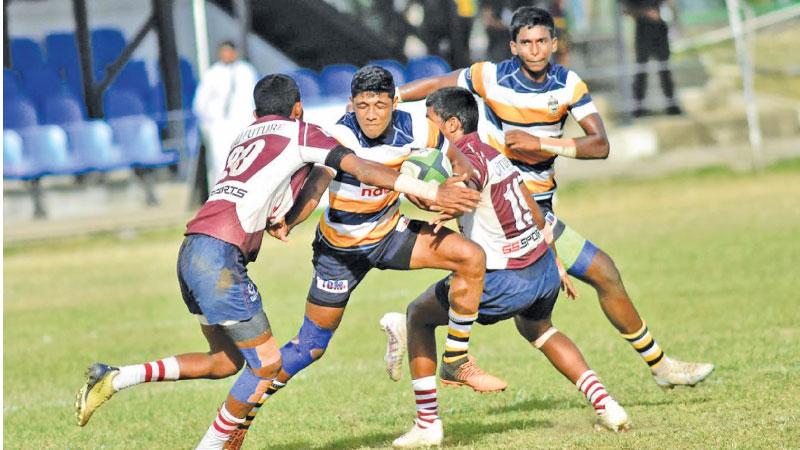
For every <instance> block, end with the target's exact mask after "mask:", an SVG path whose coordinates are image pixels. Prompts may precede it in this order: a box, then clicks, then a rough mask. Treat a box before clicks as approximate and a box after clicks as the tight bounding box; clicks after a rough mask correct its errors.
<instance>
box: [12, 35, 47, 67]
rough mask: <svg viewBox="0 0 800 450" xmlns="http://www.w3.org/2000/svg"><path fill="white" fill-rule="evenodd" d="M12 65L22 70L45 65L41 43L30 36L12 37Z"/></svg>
mask: <svg viewBox="0 0 800 450" xmlns="http://www.w3.org/2000/svg"><path fill="white" fill-rule="evenodd" d="M11 65H12V66H13V67H14V69H16V70H18V71H20V72H24V71H27V70H31V69H41V68H42V67H44V58H43V57H42V49H41V47H39V44H38V43H36V41H34V40H33V39H28V38H14V39H11Z"/></svg>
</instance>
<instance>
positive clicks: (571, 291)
mask: <svg viewBox="0 0 800 450" xmlns="http://www.w3.org/2000/svg"><path fill="white" fill-rule="evenodd" d="M556 266H557V267H558V276H559V278H561V290H562V291H563V292H564V293H566V294H567V297H569V298H571V299H573V300H575V299H577V298H578V290H577V289H575V285H574V284H572V279H571V278H570V277H569V274H568V273H567V269H565V268H564V264H562V263H561V259H560V258H558V257H556Z"/></svg>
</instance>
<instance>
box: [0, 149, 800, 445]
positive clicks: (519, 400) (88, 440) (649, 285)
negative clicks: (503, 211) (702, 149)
mask: <svg viewBox="0 0 800 450" xmlns="http://www.w3.org/2000/svg"><path fill="white" fill-rule="evenodd" d="M798 199H800V164H798V163H797V162H791V163H786V164H782V165H781V166H779V167H777V168H773V169H770V170H768V171H766V172H765V173H762V174H759V175H755V176H753V175H750V174H736V173H732V172H729V171H724V170H713V171H705V172H703V173H696V174H692V175H683V176H670V177H666V178H662V179H657V180H649V181H636V180H623V181H616V182H602V183H581V184H576V185H571V186H567V187H566V188H565V189H563V192H562V194H561V197H560V199H559V203H558V204H557V207H556V209H557V211H559V212H560V215H561V216H562V217H563V218H565V219H566V220H567V221H568V222H569V223H570V224H571V225H572V226H573V227H574V228H576V229H578V230H581V231H582V232H583V233H584V234H585V235H586V236H589V237H590V238H591V239H592V240H593V241H594V242H596V243H597V244H599V245H600V246H601V247H602V248H604V249H606V250H607V251H608V252H609V253H610V254H611V255H613V256H614V258H615V260H616V263H617V265H618V266H619V267H620V269H621V271H622V273H623V276H624V279H625V282H626V286H627V288H628V290H629V292H630V294H631V296H632V297H633V299H634V301H635V304H636V306H637V307H638V309H639V311H640V312H641V313H642V315H643V317H645V318H646V319H647V320H648V323H649V325H650V328H651V330H652V331H653V333H654V335H655V337H656V339H657V340H658V341H659V342H660V344H661V345H662V347H663V348H664V349H665V350H666V352H667V353H668V354H669V355H673V356H675V357H679V358H683V359H688V360H699V361H712V362H714V363H715V364H716V365H717V369H716V372H715V373H714V374H713V375H712V377H711V378H710V379H709V380H708V381H707V382H705V383H703V384H702V385H700V386H699V387H697V388H695V389H677V390H674V391H671V392H662V391H661V390H660V389H659V388H657V387H656V385H655V384H654V383H653V381H652V380H651V378H650V376H649V374H648V371H647V369H646V367H645V366H644V364H643V363H642V362H641V360H640V359H639V358H638V356H637V355H636V354H635V352H634V351H633V350H631V349H630V348H629V346H628V345H627V344H626V343H625V342H624V341H623V340H622V339H621V338H620V337H619V336H618V335H617V334H616V332H615V330H614V329H613V328H612V327H611V326H610V325H609V324H608V322H607V321H606V320H605V318H604V317H603V315H602V313H601V311H600V309H599V307H598V305H597V300H596V297H595V294H594V293H593V292H592V291H591V290H590V289H589V288H588V287H587V286H584V285H581V286H580V298H579V299H578V300H577V301H575V302H572V301H569V300H563V299H562V300H561V301H560V302H559V303H558V305H557V307H556V311H555V317H554V322H555V324H556V325H557V326H558V328H559V329H561V330H562V331H564V332H565V333H567V334H568V335H569V336H571V337H572V338H573V340H574V341H575V342H576V343H577V344H578V346H579V347H580V348H581V349H582V350H583V352H584V354H585V356H586V358H587V360H588V361H589V363H590V364H591V366H592V367H593V368H594V369H595V370H596V371H597V372H598V373H599V374H600V376H601V378H602V380H603V381H604V383H605V384H606V386H607V388H608V389H609V391H610V392H611V393H612V395H614V396H615V397H616V398H617V399H618V400H619V401H620V402H621V403H622V404H623V405H624V406H625V407H626V408H627V410H628V412H629V414H630V416H631V418H632V420H633V423H634V428H633V429H632V430H631V431H630V432H628V433H624V434H619V435H616V434H611V433H597V432H594V431H593V430H592V427H591V423H592V419H593V413H592V411H591V408H589V407H588V406H587V405H586V403H585V401H584V400H583V398H582V396H581V395H580V394H579V393H578V392H577V390H576V389H575V387H574V386H572V385H571V384H570V383H569V382H567V381H566V380H564V379H563V378H562V377H561V376H560V375H558V374H557V373H556V372H555V371H554V370H553V369H552V368H551V367H550V365H549V364H548V362H547V361H546V360H545V359H544V358H543V357H542V356H541V355H540V354H538V352H536V351H535V350H533V349H532V348H531V347H530V346H529V345H528V344H527V343H525V342H524V341H523V340H522V339H521V338H519V337H518V336H517V335H516V333H515V331H514V329H513V325H512V324H511V323H508V322H506V323H502V324H499V325H496V326H492V327H479V328H478V329H477V330H476V331H474V333H473V340H472V344H471V351H472V353H473V354H475V355H477V356H478V357H479V358H480V362H481V365H482V366H483V367H484V368H486V369H487V370H489V371H491V372H493V373H496V374H500V375H502V376H503V377H504V378H505V379H507V380H508V381H509V383H510V388H509V389H508V390H507V391H506V392H504V393H502V394H497V395H482V396H481V395H477V394H474V393H472V392H468V391H467V390H464V389H441V390H440V392H441V397H440V405H441V414H442V417H443V419H444V421H445V429H446V433H447V435H446V438H445V444H446V446H448V447H451V448H480V449H483V448H498V449H499V448H637V449H638V448H734V447H737V448H739V447H741V448H780V447H783V448H798V447H800V426H799V425H798V423H800V412H799V411H798V409H799V407H798V399H800V387H798V381H800V377H798V373H800V328H799V327H798V319H800V308H799V307H798V300H799V299H800V294H798V284H797V280H798V274H799V273H800V272H798V269H797V267H798V262H799V261H800V200H798ZM313 227H314V224H313V222H308V223H306V224H304V226H303V227H302V228H300V229H298V230H297V231H296V233H295V234H293V235H292V236H291V238H292V241H291V242H290V243H288V244H281V243H278V242H276V241H272V240H270V241H267V242H266V243H265V246H264V248H263V250H262V252H261V256H260V259H259V261H257V262H256V263H254V264H253V265H252V266H251V275H252V277H253V278H254V279H255V280H256V282H257V283H258V285H259V287H260V289H261V291H262V293H263V294H264V296H265V305H266V308H267V312H268V314H269V317H270V320H271V322H272V324H273V328H274V331H275V333H276V335H277V337H278V338H279V340H280V341H285V340H286V339H288V338H290V337H291V336H293V335H294V333H295V332H296V330H297V329H298V327H299V325H300V323H301V321H302V312H303V306H304V298H305V294H306V291H307V287H308V282H309V280H310V278H311V273H310V269H311V266H310V245H309V244H310V239H311V236H312V230H313ZM180 242H181V230H180V229H174V230H165V231H159V232H149V233H144V234H140V235H137V236H134V237H132V238H131V237H128V238H126V239H121V238H118V237H115V236H113V235H106V236H99V237H94V238H84V239H75V240H66V241H59V242H47V243H38V244H26V245H17V246H12V247H7V248H5V249H4V250H5V267H4V275H5V284H4V297H5V302H4V314H5V327H4V334H3V337H4V340H5V341H4V352H5V359H4V361H3V366H4V375H5V383H4V386H3V394H4V397H5V403H4V409H3V419H4V431H5V435H4V445H5V447H6V448H31V449H41V448H125V449H127V448H164V449H174V448H191V447H192V446H193V445H194V444H195V443H196V442H197V440H198V439H199V438H200V436H201V435H202V433H203V432H204V431H205V429H206V428H207V426H208V425H209V423H210V421H211V419H212V418H213V415H214V412H215V408H216V407H217V406H218V405H219V403H220V402H221V400H222V399H223V398H224V396H225V394H226V392H227V390H228V389H229V388H230V386H231V384H232V382H233V379H230V380H223V381H190V382H180V383H160V384H152V385H146V386H140V387H136V388H132V389H130V390H128V391H125V392H122V393H120V394H118V395H117V396H115V397H114V398H113V399H112V400H111V401H110V402H109V403H108V404H107V405H106V406H104V407H103V408H102V409H101V410H100V411H99V412H98V413H97V414H96V415H95V416H94V418H93V419H92V422H91V423H90V424H89V425H88V426H87V427H86V428H84V429H80V428H78V427H76V426H75V425H74V417H73V410H72V403H73V399H74V397H73V396H74V394H75V391H76V390H77V388H78V387H79V386H80V384H81V383H82V380H83V370H84V369H85V367H86V365H87V364H89V363H90V362H92V361H95V360H102V361H106V362H109V363H113V364H124V363H134V362H141V361H147V360H152V359H154V358H158V357H163V356H167V355H170V354H174V353H180V352H186V351H202V350H204V349H205V347H204V345H205V342H204V340H203V338H202V336H201V334H200V332H199V329H198V326H197V324H196V322H195V320H194V319H193V318H192V317H190V316H189V315H188V314H187V313H186V311H185V309H184V306H183V304H182V302H181V300H180V294H179V291H178V284H177V281H176V278H175V260H176V255H177V250H178V247H179V245H180ZM440 276H441V273H440V272H436V271H418V272H410V273H408V272H407V273H402V272H389V271H387V272H380V271H375V272H374V273H372V274H370V275H369V276H368V277H367V279H366V281H365V282H364V284H363V286H361V287H360V288H359V289H358V291H357V292H356V294H355V295H354V297H353V299H352V301H351V305H350V307H349V308H348V312H347V314H346V316H345V320H344V322H343V324H342V326H341V328H340V330H339V331H338V333H337V334H336V336H335V337H334V339H333V341H332V344H331V347H330V349H329V351H328V353H327V354H326V356H325V357H324V358H323V360H322V361H320V362H319V363H317V364H315V365H313V366H311V367H310V368H308V369H307V370H306V371H304V372H303V373H301V374H300V375H299V376H298V377H296V378H295V379H294V380H293V381H292V383H291V384H290V385H289V386H288V387H287V388H286V389H284V390H283V391H282V392H281V393H280V394H279V395H278V396H276V397H275V398H274V399H273V400H270V402H269V403H268V405H267V406H266V407H265V408H264V409H263V410H262V414H261V417H260V418H259V419H258V420H257V421H256V424H255V425H254V427H253V428H252V430H251V432H250V433H249V437H248V441H247V443H246V445H245V447H246V448H278V449H306V448H359V447H370V448H371V447H378V448H380V447H385V446H387V445H388V444H389V443H390V442H391V440H392V439H393V438H395V437H396V436H398V435H399V434H401V433H402V432H405V431H406V429H407V427H408V426H409V425H410V423H411V420H412V418H413V414H414V406H413V397H412V394H411V392H410V389H409V383H408V375H407V374H406V375H405V378H404V380H403V381H402V382H400V383H392V382H391V381H389V380H388V378H387V377H386V376H385V374H384V371H383V362H382V358H381V357H382V355H383V348H384V338H383V336H382V333H381V332H380V330H379V328H378V326H377V321H378V319H379V318H380V316H381V315H382V314H383V313H384V312H386V311H391V310H402V309H403V308H404V307H405V305H406V304H407V302H408V301H409V300H410V299H412V298H413V297H414V296H415V295H416V294H417V293H418V292H420V291H421V290H423V289H424V288H426V287H427V285H428V284H429V283H431V282H432V281H434V280H435V279H437V277H440ZM439 342H440V345H441V336H440V341H439Z"/></svg>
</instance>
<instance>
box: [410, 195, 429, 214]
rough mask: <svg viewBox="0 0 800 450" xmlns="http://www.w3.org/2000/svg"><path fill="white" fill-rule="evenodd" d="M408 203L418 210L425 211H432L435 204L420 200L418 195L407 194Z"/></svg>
mask: <svg viewBox="0 0 800 450" xmlns="http://www.w3.org/2000/svg"><path fill="white" fill-rule="evenodd" d="M405 196H406V198H407V199H408V201H410V202H411V203H413V204H414V206H416V207H417V208H419V209H421V210H424V211H431V206H433V202H429V201H427V200H425V199H422V198H419V197H417V196H416V195H411V194H405Z"/></svg>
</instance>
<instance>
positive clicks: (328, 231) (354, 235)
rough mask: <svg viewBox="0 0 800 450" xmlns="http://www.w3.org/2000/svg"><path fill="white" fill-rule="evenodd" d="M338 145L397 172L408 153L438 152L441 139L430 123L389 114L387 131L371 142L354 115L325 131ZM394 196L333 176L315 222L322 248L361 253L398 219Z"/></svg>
mask: <svg viewBox="0 0 800 450" xmlns="http://www.w3.org/2000/svg"><path fill="white" fill-rule="evenodd" d="M328 131H329V132H330V134H331V135H332V136H333V137H334V138H336V139H337V140H338V141H339V142H340V143H341V144H342V145H344V146H345V147H347V148H350V149H352V150H353V151H355V153H356V155H358V156H359V157H360V158H364V159H368V160H370V161H375V162H378V163H381V164H383V165H385V166H387V167H391V168H392V169H396V170H399V169H400V165H402V164H403V161H405V160H406V158H408V155H409V154H410V153H411V150H412V149H414V148H421V147H436V148H441V146H442V144H443V142H444V139H443V137H442V136H441V135H440V133H439V130H438V129H437V128H436V126H435V125H433V123H432V122H430V121H428V120H426V119H424V118H422V119H421V120H412V117H411V114H409V113H407V112H405V111H399V110H395V111H394V113H393V115H392V123H391V125H390V129H389V130H388V131H387V132H386V133H385V134H384V135H383V136H381V137H379V138H377V139H370V138H368V137H367V136H366V135H364V133H363V132H362V131H361V129H360V128H359V126H358V122H357V121H356V117H355V113H347V114H345V115H344V116H342V118H341V119H339V121H338V122H337V123H336V125H334V126H333V127H332V128H330V129H329V130H328ZM399 196H400V194H398V193H397V192H394V191H391V190H388V189H382V188H377V187H374V186H368V185H366V184H362V183H361V182H360V181H358V180H356V179H355V177H353V176H352V175H350V174H348V173H345V172H342V171H339V172H338V173H337V174H336V177H335V178H334V179H333V181H331V184H330V187H329V200H330V206H328V208H327V209H326V210H325V213H324V214H323V215H322V217H321V218H320V224H319V229H320V232H321V233H322V235H323V237H324V238H325V240H326V241H327V242H328V244H330V245H332V246H334V247H340V248H361V247H364V246H369V245H373V244H375V243H377V242H378V241H380V240H381V239H383V238H384V237H386V235H388V234H389V233H390V232H391V231H392V230H393V229H394V227H395V225H397V221H398V220H399V219H400V204H399V202H398V197H399Z"/></svg>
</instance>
